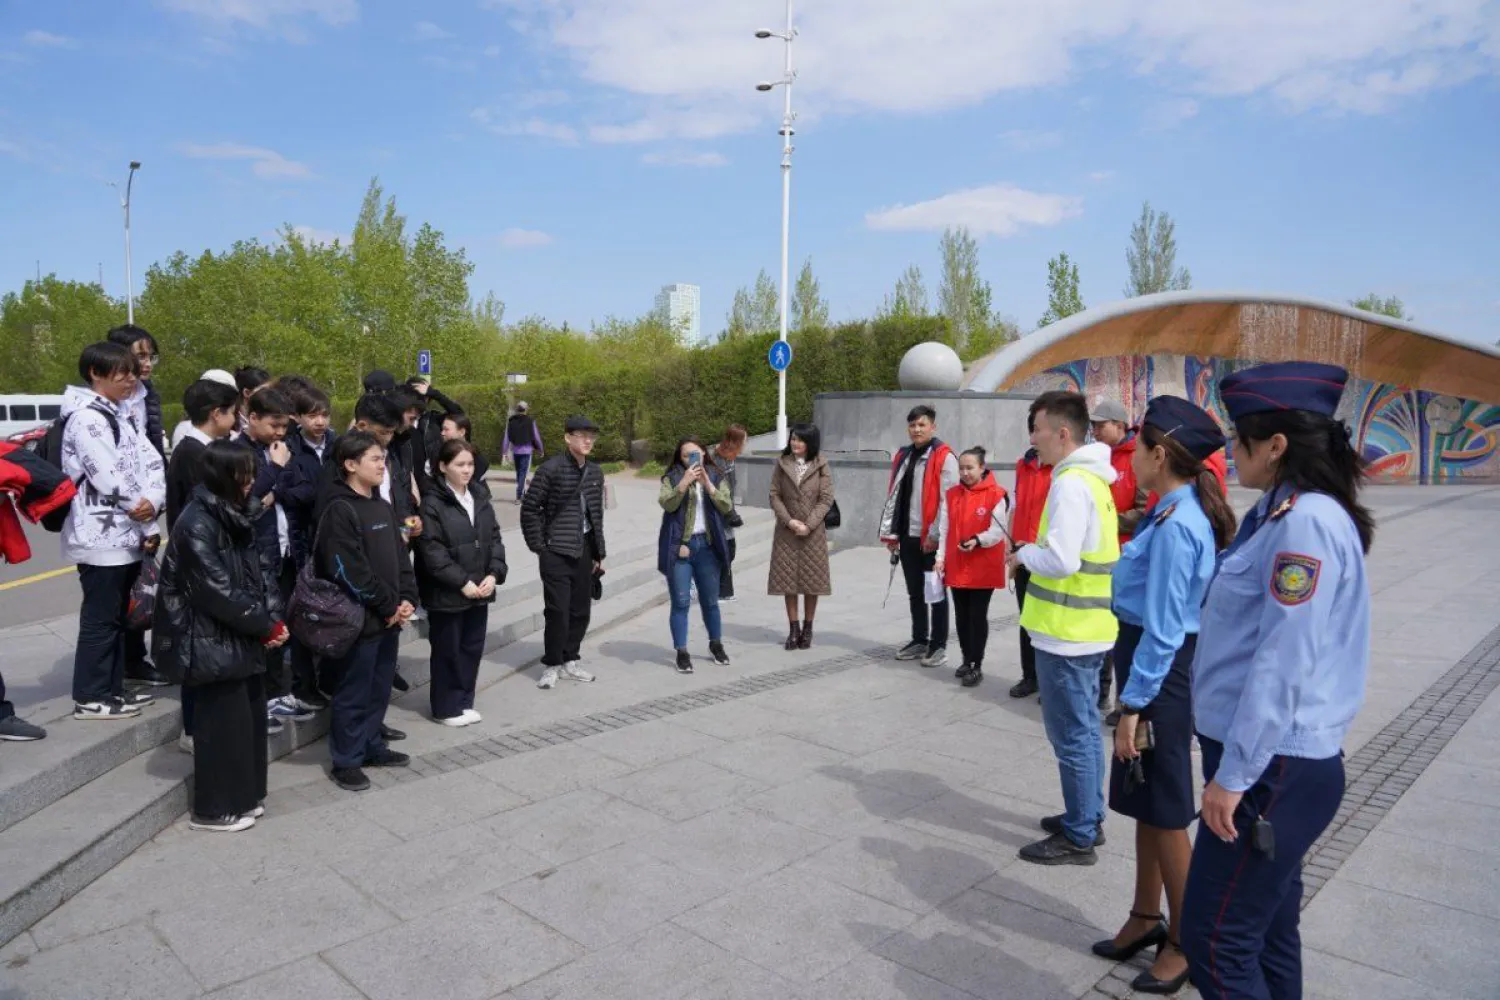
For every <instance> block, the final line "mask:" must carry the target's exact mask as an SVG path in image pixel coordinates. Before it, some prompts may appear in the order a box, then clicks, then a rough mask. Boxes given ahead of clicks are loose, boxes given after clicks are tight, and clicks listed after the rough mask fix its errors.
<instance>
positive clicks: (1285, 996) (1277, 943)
mask: <svg viewBox="0 0 1500 1000" xmlns="http://www.w3.org/2000/svg"><path fill="white" fill-rule="evenodd" d="M1198 744H1199V746H1200V747H1201V748H1202V750H1203V780H1204V781H1205V782H1207V781H1211V780H1212V779H1213V776H1214V774H1215V772H1217V771H1218V769H1219V761H1220V759H1221V758H1222V757H1223V754H1224V745H1223V744H1222V743H1219V742H1217V741H1215V740H1210V739H1207V738H1206V737H1204V736H1201V735H1200V736H1199V737H1198ZM1343 797H1344V761H1343V755H1342V754H1340V755H1338V756H1335V757H1329V758H1327V759H1326V760H1307V759H1304V758H1300V757H1280V756H1278V757H1273V758H1272V759H1271V763H1270V766H1268V767H1267V768H1266V770H1265V773H1264V774H1262V775H1261V776H1260V780H1259V781H1257V782H1256V783H1255V785H1253V786H1252V787H1251V788H1250V790H1249V791H1247V792H1246V793H1245V796H1244V798H1243V799H1242V800H1241V802H1240V807H1239V809H1238V810H1237V811H1236V812H1235V816H1234V824H1235V829H1236V830H1237V831H1239V836H1238V837H1237V838H1235V841H1234V843H1232V844H1226V843H1224V842H1223V841H1222V840H1220V839H1219V838H1218V837H1217V836H1216V835H1215V834H1214V833H1213V832H1212V831H1211V830H1209V829H1208V828H1207V827H1205V826H1203V825H1202V824H1201V823H1200V824H1199V826H1198V838H1197V840H1196V842H1195V843H1194V844H1193V862H1192V866H1191V867H1190V868H1189V869H1188V883H1187V892H1186V893H1185V895H1184V897H1183V901H1182V950H1183V953H1184V954H1185V955H1186V956H1187V959H1188V965H1189V968H1190V970H1191V975H1192V981H1193V985H1194V986H1196V987H1197V988H1198V992H1199V993H1200V994H1201V995H1202V997H1203V1000H1301V997H1302V937H1301V934H1300V932H1299V930H1298V923H1299V920H1300V915H1301V909H1302V859H1303V857H1304V856H1305V855H1306V854H1307V851H1308V848H1310V847H1312V845H1313V842H1314V841H1316V840H1317V839H1318V837H1319V836H1321V835H1322V833H1323V831H1324V830H1325V829H1327V827H1328V824H1329V823H1331V822H1332V821H1333V816H1334V813H1336V812H1338V808H1339V802H1340V800H1341V799H1342V798H1343ZM1257 814H1258V815H1259V816H1261V817H1263V818H1264V819H1265V820H1267V821H1268V822H1269V823H1270V824H1271V826H1272V828H1273V829H1274V831H1275V838H1276V850H1275V857H1274V859H1272V858H1267V857H1266V856H1265V855H1264V854H1262V853H1260V852H1258V851H1256V850H1255V849H1254V848H1253V847H1252V846H1251V827H1252V826H1253V825H1254V823H1255V818H1256V816H1257Z"/></svg>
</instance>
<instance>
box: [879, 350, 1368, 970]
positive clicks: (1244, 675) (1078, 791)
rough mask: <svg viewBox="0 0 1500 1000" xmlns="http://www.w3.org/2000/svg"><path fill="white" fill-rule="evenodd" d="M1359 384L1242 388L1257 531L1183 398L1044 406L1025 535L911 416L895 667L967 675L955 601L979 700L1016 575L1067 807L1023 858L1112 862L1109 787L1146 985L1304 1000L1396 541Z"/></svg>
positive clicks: (1237, 383) (1266, 382)
mask: <svg viewBox="0 0 1500 1000" xmlns="http://www.w3.org/2000/svg"><path fill="white" fill-rule="evenodd" d="M1346 381H1347V373H1346V372H1344V371H1343V370H1342V369H1340V368H1337V367H1334V366H1331V365H1319V364H1305V363H1284V364H1269V365H1261V366H1256V367H1252V368H1247V369H1244V370H1241V371H1237V372H1235V373H1233V374H1231V375H1228V376H1226V377H1225V378H1224V379H1223V380H1222V381H1221V383H1220V387H1219V391H1220V398H1221V399H1222V401H1223V403H1224V406H1225V409H1226V410H1227V412H1228V414H1229V418H1230V420H1231V422H1232V423H1233V425H1234V430H1235V442H1236V444H1235V448H1236V453H1235V459H1236V468H1237V473H1238V478H1239V482H1240V484H1241V485H1242V486H1245V487H1247V488H1251V489H1258V490H1261V491H1262V493H1263V495H1262V497H1261V498H1260V500H1259V502H1258V503H1256V504H1255V506H1254V507H1253V508H1252V509H1251V511H1250V512H1249V513H1248V514H1247V515H1246V517H1245V520H1244V522H1243V523H1241V524H1239V525H1238V528H1237V526H1236V518H1235V515H1234V512H1233V510H1232V508H1231V507H1230V505H1229V502H1228V497H1227V487H1226V481H1225V478H1226V469H1225V466H1226V463H1225V456H1224V449H1225V446H1226V443H1227V439H1226V437H1225V435H1224V433H1223V432H1222V431H1221V429H1220V427H1219V424H1218V422H1217V420H1216V419H1215V418H1214V417H1213V416H1211V415H1210V414H1209V413H1207V412H1206V411H1204V410H1203V409H1201V408H1199V407H1197V406H1194V405H1193V404H1191V403H1189V402H1187V401H1186V400H1183V399H1179V398H1176V397H1172V396H1159V397H1156V398H1155V399H1152V400H1151V401H1150V402H1149V404H1148V406H1147V408H1146V411H1145V414H1144V417H1143V418H1142V420H1141V421H1140V423H1139V425H1138V426H1134V427H1132V426H1131V425H1130V422H1129V421H1128V419H1127V417H1126V414H1125V411H1124V408H1123V407H1122V406H1120V405H1119V404H1118V403H1114V402H1106V403H1104V404H1102V405H1096V406H1095V407H1094V409H1093V411H1092V412H1091V411H1090V409H1089V407H1088V405H1087V403H1086V401H1085V400H1084V398H1083V396H1081V395H1079V394H1078V393H1072V392H1048V393H1044V394H1043V395H1041V396H1040V397H1039V398H1038V399H1037V400H1036V401H1035V403H1034V404H1033V405H1032V407H1031V409H1030V413H1029V417H1028V429H1029V433H1030V439H1031V445H1032V448H1031V450H1030V451H1028V452H1027V454H1026V455H1025V456H1023V457H1022V459H1021V461H1020V462H1019V463H1018V466H1017V474H1016V494H1017V496H1016V503H1015V505H1014V510H1013V511H1011V513H1010V529H1009V531H1008V532H1007V531H1006V529H1005V528H1004V527H1003V524H1004V520H1005V514H1004V513H1003V511H1004V510H1005V508H1006V507H1007V505H1008V497H1007V495H1006V492H1005V490H1004V489H1003V488H1002V487H1000V486H999V485H998V484H996V483H995V482H994V478H993V476H992V475H991V474H990V473H989V472H987V471H986V470H985V466H984V454H983V451H982V450H981V449H977V448H976V449H970V450H969V451H966V452H964V453H963V454H962V455H955V454H954V453H953V451H952V449H950V448H949V447H948V446H947V445H945V444H943V443H942V442H941V441H940V440H938V439H937V438H936V436H935V431H936V426H935V424H936V414H935V413H934V412H933V411H932V409H931V408H930V407H918V408H916V409H914V410H913V411H912V413H911V415H910V420H909V426H908V431H909V434H910V437H911V445H910V446H909V447H906V448H903V449H901V451H900V452H898V454H897V455H896V458H895V460H894V462H893V464H892V470H891V485H890V490H889V495H888V498H887V503H886V509H885V511H884V514H883V517H882V521H881V537H882V540H883V541H885V542H886V544H887V545H888V546H889V547H890V549H891V551H892V560H893V564H899V565H900V566H901V568H902V569H903V571H904V576H905V578H906V580H907V588H908V594H909V596H910V599H911V610H912V640H911V642H910V643H909V644H908V645H907V646H905V647H903V648H902V649H901V650H900V651H899V652H898V653H897V656H898V658H900V659H906V660H914V659H919V660H920V661H921V663H922V665H923V666H927V667H934V666H939V665H941V664H942V663H944V662H945V660H946V657H945V654H944V646H945V644H946V640H947V599H948V595H949V594H950V593H951V596H952V601H953V605H954V612H955V616H956V619H957V630H958V633H959V642H960V647H961V648H962V650H963V663H962V664H961V665H960V666H959V668H958V670H957V674H958V676H959V678H960V680H962V681H963V683H965V684H966V685H970V686H972V685H974V684H977V683H979V680H980V678H981V677H982V663H983V657H984V643H985V636H986V619H987V609H988V604H989V599H990V597H991V595H992V594H993V592H994V591H995V590H997V589H1001V588H1003V587H1004V586H1006V581H1007V579H1009V580H1010V581H1012V582H1013V584H1014V586H1015V589H1016V597H1017V602H1018V604H1019V605H1020V608H1021V617H1020V626H1021V629H1020V633H1021V660H1022V670H1023V676H1022V679H1021V680H1020V682H1018V683H1017V684H1016V685H1015V686H1014V687H1012V688H1011V690H1010V694H1011V695H1012V696H1013V697H1017V698H1023V697H1026V696H1028V695H1030V694H1033V693H1038V692H1039V693H1040V696H1041V709H1042V719H1043V724H1044V728H1045V730H1046V734H1047V737H1048V740H1049V742H1050V743H1051V744H1052V748H1053V752H1054V755H1055V756H1056V758H1057V763H1058V771H1059V776H1060V779H1061V785H1062V793H1063V802H1064V807H1065V808H1064V811H1063V813H1062V814H1060V815H1055V816H1047V817H1044V818H1043V819H1042V820H1041V821H1040V825H1041V827H1042V830H1043V832H1044V833H1046V834H1047V836H1046V837H1045V838H1044V839H1042V840H1040V841H1038V842H1036V843H1033V844H1029V845H1027V846H1025V847H1023V848H1022V849H1021V851H1020V856H1021V858H1022V859H1023V860H1025V861H1028V862H1032V863H1035V864H1043V865H1056V864H1085V865H1088V864H1094V863H1095V862H1096V861H1097V856H1096V854H1095V848H1096V847H1097V846H1098V845H1101V844H1103V843H1104V839H1105V833H1104V819H1105V805H1106V795H1107V803H1108V806H1109V808H1110V809H1111V810H1113V811H1115V812H1117V813H1119V814H1121V815H1123V816H1126V817H1129V818H1132V819H1134V820H1135V821H1136V830H1135V848H1136V884H1135V891H1134V896H1133V899H1132V904H1131V907H1130V912H1129V917H1128V919H1127V920H1126V921H1125V922H1124V923H1123V925H1122V926H1121V928H1120V930H1119V932H1118V933H1117V934H1116V935H1115V936H1114V937H1112V938H1110V939H1107V940H1104V941H1100V942H1098V943H1097V944H1095V945H1094V947H1093V951H1094V953H1095V954H1097V955H1099V956H1101V957H1104V958H1107V959H1110V960H1114V961H1124V960H1128V959H1130V958H1132V957H1134V956H1135V955H1137V954H1139V953H1140V952H1141V951H1144V950H1146V949H1148V948H1156V949H1157V951H1156V958H1155V961H1154V962H1153V964H1152V965H1151V966H1150V967H1149V968H1148V969H1146V970H1145V971H1143V972H1141V973H1140V974H1139V975H1138V976H1137V977H1136V979H1135V980H1134V982H1133V983H1132V987H1133V989H1134V990H1135V991H1136V992H1138V993H1148V994H1170V993H1174V992H1176V991H1178V990H1180V989H1181V988H1182V987H1183V986H1185V985H1186V984H1187V983H1188V982H1189V980H1191V982H1192V983H1193V985H1194V986H1195V987H1196V988H1197V989H1198V990H1199V992H1200V993H1201V994H1202V995H1203V996H1204V997H1205V998H1231V997H1232V998H1279V997H1295V996H1300V995H1301V981H1302V976H1301V954H1300V942H1299V938H1298V929H1297V928H1298V913H1299V909H1300V904H1301V899H1302V881H1301V874H1300V871H1301V865H1302V858H1303V856H1304V855H1305V854H1306V852H1307V850H1308V849H1309V848H1310V847H1311V845H1312V844H1313V842H1314V841H1315V840H1316V839H1317V837H1318V836H1320V835H1321V833H1322V832H1323V830H1324V829H1326V828H1327V826H1328V824H1329V822H1331V820H1332V818H1333V815H1334V813H1335V812H1336V810H1337V809H1338V806H1339V802H1340V800H1341V798H1342V793H1343V781H1344V777H1343V764H1342V752H1341V749H1340V746H1341V742H1342V740H1343V738H1344V736H1345V735H1346V734H1347V732H1348V729H1349V727H1350V725H1351V723H1352V722H1353V719H1354V717H1355V714H1356V712H1357V711H1358V709H1359V706H1360V704H1361V701H1362V698H1363V691H1364V684H1365V677H1366V672H1367V667H1368V661H1369V590H1368V585H1367V583H1366V580H1365V571H1364V560H1365V555H1366V553H1367V552H1368V550H1369V547H1370V543H1371V540H1372V538H1373V534H1374V527H1373V518H1372V516H1371V514H1370V512H1369V511H1368V510H1367V509H1366V508H1365V507H1364V506H1363V505H1362V504H1361V503H1360V502H1359V497H1358V493H1359V489H1360V487H1361V485H1362V483H1363V480H1364V470H1363V463H1362V460H1361V459H1360V457H1359V455H1358V453H1357V452H1356V450H1355V449H1354V447H1353V445H1352V443H1351V441H1350V439H1349V434H1348V430H1347V427H1346V426H1345V425H1343V424H1342V423H1340V422H1339V421H1337V420H1336V419H1335V413H1336V411H1337V408H1338V406H1339V402H1340V398H1341V396H1342V393H1343V389H1344V385H1345V383H1346ZM1007 535H1009V537H1007ZM1111 681H1113V683H1114V687H1115V690H1116V692H1117V700H1118V708H1117V709H1116V711H1115V712H1113V713H1111V716H1110V718H1108V719H1105V718H1102V715H1103V712H1104V710H1105V709H1106V708H1107V707H1108V706H1109V705H1110V704H1111V701H1110V699H1109V685H1110V682H1111ZM1106 726H1113V728H1114V735H1113V741H1112V746H1111V747H1110V754H1109V755H1110V757H1111V758H1112V761H1111V764H1110V767H1109V772H1108V775H1107V777H1106V775H1105V773H1104V761H1105V744H1104V735H1103V730H1104V728H1105V727H1106ZM1195 739H1196V742H1197V745H1198V747H1199V748H1200V750H1201V755H1202V764H1203V778H1204V782H1205V788H1204V791H1203V793H1202V796H1201V799H1199V798H1198V797H1196V796H1195V794H1194V783H1193V763H1192V756H1193V744H1194V741H1195ZM1197 819H1201V822H1200V824H1199V829H1198V834H1197V839H1196V841H1195V842H1194V841H1190V840H1189V837H1188V829H1189V827H1190V826H1191V825H1192V823H1193V822H1194V820H1197ZM1163 893H1165V896H1166V901H1167V905H1168V912H1169V918H1163V916H1162V910H1161V903H1162V896H1163Z"/></svg>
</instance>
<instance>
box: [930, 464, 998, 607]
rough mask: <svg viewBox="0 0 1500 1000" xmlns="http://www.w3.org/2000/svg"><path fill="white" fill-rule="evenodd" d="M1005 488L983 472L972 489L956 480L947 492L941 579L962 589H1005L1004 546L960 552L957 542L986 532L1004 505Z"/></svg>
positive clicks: (992, 475) (992, 476) (991, 475)
mask: <svg viewBox="0 0 1500 1000" xmlns="http://www.w3.org/2000/svg"><path fill="white" fill-rule="evenodd" d="M1005 497H1006V492H1005V487H1003V486H1001V485H1000V484H999V483H997V482H995V477H994V474H992V473H990V472H985V474H984V478H983V479H981V480H980V481H979V485H978V486H975V487H974V488H973V489H970V488H969V487H967V486H965V485H964V484H963V483H959V484H958V485H957V486H955V487H953V488H952V489H951V490H949V491H948V541H947V544H946V545H945V546H944V552H943V577H944V580H943V582H944V583H946V584H947V585H948V586H950V587H958V588H960V589H966V590H1004V589H1005V545H1004V544H1003V543H1002V544H1000V545H994V546H991V547H990V548H987V549H986V548H978V549H974V550H972V551H970V552H964V551H962V550H961V549H960V548H959V547H958V543H959V542H962V541H967V540H968V539H970V538H973V537H974V536H975V535H978V534H980V533H981V532H985V531H988V530H989V529H990V526H991V525H992V523H993V522H994V517H995V511H996V510H997V509H999V508H1001V507H1003V506H1004V505H1005Z"/></svg>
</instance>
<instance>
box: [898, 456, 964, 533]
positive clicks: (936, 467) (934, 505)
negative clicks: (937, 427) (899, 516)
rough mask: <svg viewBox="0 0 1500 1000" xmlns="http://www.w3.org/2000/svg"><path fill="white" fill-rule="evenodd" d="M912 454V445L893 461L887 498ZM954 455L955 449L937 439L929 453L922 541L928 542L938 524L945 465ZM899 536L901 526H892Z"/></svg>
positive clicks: (925, 482)
mask: <svg viewBox="0 0 1500 1000" xmlns="http://www.w3.org/2000/svg"><path fill="white" fill-rule="evenodd" d="M910 454H911V445H907V446H906V447H905V448H902V449H901V450H900V451H898V452H896V457H895V458H894V459H892V460H891V480H890V483H889V484H888V485H887V486H886V488H885V491H886V496H890V494H891V491H892V490H894V489H895V488H896V475H897V474H898V473H899V472H900V471H901V462H902V461H903V460H904V459H905V458H906V456H908V455H910ZM951 454H953V449H952V448H950V447H948V446H947V445H945V444H943V442H941V441H938V440H936V439H934V440H933V442H932V446H931V447H930V448H929V449H928V451H927V471H926V472H925V473H924V474H923V476H922V539H921V540H922V541H926V540H927V535H928V533H929V532H931V531H932V526H933V524H934V523H936V522H937V516H938V509H939V508H938V504H940V503H942V502H943V463H944V462H946V461H947V460H948V456H949V455H951ZM891 527H892V528H893V529H894V530H895V531H896V534H897V536H898V537H899V536H900V533H901V526H900V525H892V526H891Z"/></svg>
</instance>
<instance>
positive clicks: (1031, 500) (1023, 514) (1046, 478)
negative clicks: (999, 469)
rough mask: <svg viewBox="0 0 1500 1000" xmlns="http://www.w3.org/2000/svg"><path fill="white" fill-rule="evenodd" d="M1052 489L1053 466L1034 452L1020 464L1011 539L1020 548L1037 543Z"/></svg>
mask: <svg viewBox="0 0 1500 1000" xmlns="http://www.w3.org/2000/svg"><path fill="white" fill-rule="evenodd" d="M1051 489H1052V466H1050V465H1043V464H1042V462H1041V459H1039V458H1037V457H1036V456H1035V455H1033V454H1032V453H1031V452H1027V453H1026V454H1025V455H1023V456H1021V460H1020V461H1019V462H1017V463H1016V504H1015V507H1014V508H1013V509H1012V511H1011V516H1010V537H1011V539H1012V540H1013V541H1014V542H1015V543H1016V544H1017V545H1025V544H1026V543H1028V542H1035V541H1036V536H1037V532H1038V531H1039V529H1040V528H1041V526H1042V508H1044V507H1046V506H1047V493H1048V491H1050V490H1051Z"/></svg>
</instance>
